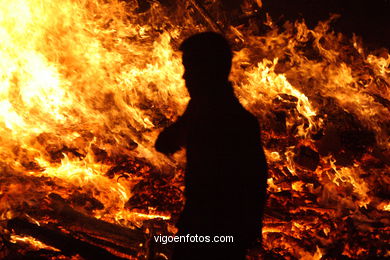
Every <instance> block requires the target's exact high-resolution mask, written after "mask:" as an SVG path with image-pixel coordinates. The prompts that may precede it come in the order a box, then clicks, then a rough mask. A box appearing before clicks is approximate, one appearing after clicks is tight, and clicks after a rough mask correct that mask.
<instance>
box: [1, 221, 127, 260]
mask: <svg viewBox="0 0 390 260" xmlns="http://www.w3.org/2000/svg"><path fill="white" fill-rule="evenodd" d="M7 227H8V228H9V229H13V230H14V232H15V233H17V234H19V235H28V236H32V237H34V238H36V239H38V240H39V241H41V242H43V243H45V244H47V245H50V246H52V247H55V248H57V249H59V250H61V252H62V253H63V254H64V255H66V256H75V255H77V254H78V255H80V256H81V257H83V258H84V259H107V260H124V259H125V258H122V257H118V256H115V255H113V254H111V253H109V252H107V251H106V250H104V249H102V248H100V247H97V246H93V245H91V244H89V243H87V242H83V241H80V240H78V239H75V238H73V237H71V236H69V235H66V234H64V233H63V232H61V231H59V230H54V229H52V228H48V227H46V226H38V225H36V224H32V223H29V222H28V221H26V220H24V219H20V218H15V219H11V220H9V221H8V223H7Z"/></svg>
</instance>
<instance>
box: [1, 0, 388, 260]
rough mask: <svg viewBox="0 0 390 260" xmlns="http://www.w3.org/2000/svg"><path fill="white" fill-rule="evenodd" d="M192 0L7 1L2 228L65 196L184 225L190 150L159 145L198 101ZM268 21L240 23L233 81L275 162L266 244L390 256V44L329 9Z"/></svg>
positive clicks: (317, 254) (120, 219) (108, 217)
mask: <svg viewBox="0 0 390 260" xmlns="http://www.w3.org/2000/svg"><path fill="white" fill-rule="evenodd" d="M184 2H185V1H183V3H182V2H180V5H178V6H179V7H177V9H176V10H175V11H176V14H177V15H175V16H172V14H171V13H170V10H168V9H167V8H166V7H164V6H161V5H160V4H158V3H156V2H153V4H152V5H151V8H150V9H149V10H147V11H146V12H145V13H141V14H137V13H136V7H137V5H136V4H135V1H126V2H124V1H119V0H108V1H99V0H84V1H76V0H62V1H52V0H39V1H38V0H15V1H2V2H1V6H2V8H1V9H0V139H1V147H0V165H1V174H0V183H1V184H0V220H1V223H0V227H2V228H4V229H7V228H6V222H7V220H10V219H12V218H14V217H18V216H25V214H29V215H33V216H34V219H36V220H37V221H38V222H39V223H45V224H56V225H58V226H61V220H59V219H55V218H54V217H53V215H52V216H50V215H45V214H46V213H47V212H51V213H52V210H53V205H52V204H53V201H52V200H51V199H50V196H49V194H57V195H56V196H58V195H60V196H61V197H62V198H63V199H64V201H65V202H66V204H67V205H70V206H71V207H72V208H74V209H75V210H77V212H79V213H80V214H83V216H87V217H93V218H95V219H98V220H101V221H102V222H109V223H115V224H118V225H121V226H122V227H127V228H130V227H131V228H134V226H136V227H139V228H142V229H143V230H145V229H147V228H148V227H145V226H147V225H149V224H145V223H147V222H148V221H149V222H150V221H153V220H154V219H158V220H156V223H157V222H158V221H163V222H164V223H165V225H167V226H168V231H171V230H174V228H173V227H172V225H173V223H174V221H175V219H176V217H177V214H178V213H179V212H180V208H181V205H182V203H183V201H182V198H181V192H182V189H183V187H182V182H181V178H182V175H183V171H182V168H183V167H182V166H183V165H184V160H183V154H182V153H181V154H179V155H176V157H173V158H166V157H164V156H162V155H161V154H159V153H157V152H156V151H155V150H154V148H153V144H154V141H155V139H156V137H157V135H158V133H159V131H160V130H161V128H162V127H164V126H166V125H167V124H169V123H170V122H172V121H174V119H175V118H176V117H177V116H178V115H180V113H181V112H182V111H183V110H184V108H185V105H186V103H187V101H188V95H187V93H186V90H185V88H184V82H183V80H182V79H181V77H182V72H183V68H182V65H181V59H180V53H179V52H178V51H177V50H176V46H177V43H179V42H181V40H182V39H183V38H185V37H186V36H188V35H190V34H192V33H195V32H197V31H203V30H206V29H208V28H207V27H206V26H205V25H202V24H201V22H199V20H200V19H199V18H196V14H194V13H193V12H194V11H193V10H192V11H191V8H188V5H189V3H184ZM188 10H190V11H188ZM267 24H268V26H269V27H270V29H269V31H268V32H267V33H266V34H265V35H263V36H256V35H255V34H254V33H253V32H252V29H251V28H247V27H243V26H241V27H240V26H238V27H233V28H232V29H231V30H229V32H228V33H227V36H228V37H230V38H231V41H232V42H234V43H235V44H236V45H237V46H235V49H236V52H235V58H234V68H233V73H232V77H231V80H232V81H233V82H234V84H235V87H236V88H235V91H236V94H237V95H238V96H239V98H240V101H241V102H242V104H243V105H244V106H245V107H246V108H247V109H248V110H250V111H251V112H252V113H253V114H255V115H256V116H257V117H258V118H259V120H260V122H261V124H262V127H263V136H262V138H263V142H264V146H265V149H266V154H267V157H268V161H269V164H270V178H269V180H268V183H269V201H268V208H267V211H266V216H265V219H264V223H265V227H264V231H263V241H264V249H265V251H264V252H263V253H262V254H265V256H269V257H271V258H272V257H275V256H279V257H284V258H287V259H288V258H300V259H321V257H322V258H323V259H335V258H338V257H341V256H345V257H349V258H353V259H355V258H360V257H367V256H373V255H377V256H383V257H384V256H389V255H390V252H389V251H388V249H386V245H387V244H388V243H389V242H390V241H389V240H388V239H386V236H385V235H386V234H388V233H389V232H390V231H389V221H388V219H389V211H390V210H389V201H388V197H386V195H388V191H387V190H386V187H388V185H389V184H390V178H389V176H388V175H386V174H387V173H388V172H389V161H388V158H389V156H388V155H389V142H388V140H389V139H388V138H389V135H388V133H389V132H388V127H389V121H388V119H389V118H390V105H389V104H390V101H389V100H390V91H389V86H390V67H389V66H390V55H389V54H388V52H387V51H386V50H383V51H376V52H373V53H366V51H365V50H364V48H363V46H362V45H361V44H360V42H359V40H358V39H356V38H353V39H352V40H351V39H347V38H346V37H344V36H343V35H341V34H335V33H332V32H331V31H330V30H329V22H322V23H319V24H318V26H317V27H316V28H314V29H309V28H307V27H306V25H305V24H304V23H299V22H296V23H294V24H290V23H286V24H285V26H284V28H276V27H275V26H274V25H273V24H272V21H268V23H267ZM238 36H239V37H238ZM237 37H238V38H237ZM65 202H64V203H65ZM56 216H57V215H56ZM99 223H100V222H99ZM150 225H152V224H150ZM111 227H112V226H110V228H111ZM69 229H71V228H69ZM161 229H163V228H161ZM66 230H67V228H66V227H64V232H65V231H66ZM67 232H68V233H69V232H70V231H67ZM77 232H80V230H77ZM100 235H101V234H99V239H102V238H101V237H100ZM95 236H96V237H97V235H95ZM83 239H84V240H85V239H90V238H86V236H84V237H82V240H83ZM10 241H11V242H13V243H19V242H21V241H23V242H26V241H27V242H28V243H29V244H31V245H34V246H35V247H34V248H35V249H39V248H46V246H45V245H43V244H42V243H41V242H39V241H37V240H36V239H34V238H32V237H28V236H18V235H16V234H12V235H11V240H10ZM94 241H96V238H95V240H94ZM140 244H142V246H144V244H143V243H140ZM46 249H47V248H46ZM32 250H33V249H32ZM48 250H53V251H55V250H56V249H55V248H51V249H48ZM110 252H111V251H110ZM112 253H113V254H116V255H121V254H119V253H118V252H116V251H114V252H112ZM129 254H130V253H129ZM0 256H1V254H0ZM134 257H135V256H134Z"/></svg>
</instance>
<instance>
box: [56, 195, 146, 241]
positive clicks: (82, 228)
mask: <svg viewBox="0 0 390 260" xmlns="http://www.w3.org/2000/svg"><path fill="white" fill-rule="evenodd" d="M49 197H50V199H51V204H50V206H51V207H52V209H53V210H54V211H52V212H51V213H50V215H51V217H53V218H54V219H57V220H59V222H60V224H61V226H63V227H64V228H66V229H68V230H71V231H76V232H82V233H85V234H88V235H89V236H93V237H96V238H100V239H103V240H106V241H108V242H111V243H113V244H116V245H121V246H123V247H124V248H133V249H139V247H140V244H144V243H145V241H146V237H145V234H144V232H142V231H141V230H137V229H135V230H133V229H129V228H126V227H123V226H119V225H116V224H111V223H108V222H105V221H102V220H99V219H96V218H93V217H89V216H86V215H84V214H82V213H81V212H78V211H76V210H74V209H73V208H71V207H70V206H69V205H68V204H67V203H66V202H65V200H64V199H62V198H61V197H60V196H59V195H57V194H54V193H52V194H50V195H49Z"/></svg>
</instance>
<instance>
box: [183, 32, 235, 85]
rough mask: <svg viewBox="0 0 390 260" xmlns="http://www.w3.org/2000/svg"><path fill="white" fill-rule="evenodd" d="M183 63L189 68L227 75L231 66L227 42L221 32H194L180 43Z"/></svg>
mask: <svg viewBox="0 0 390 260" xmlns="http://www.w3.org/2000/svg"><path fill="white" fill-rule="evenodd" d="M179 49H180V50H181V51H182V52H183V64H184V66H185V67H186V69H187V68H189V69H191V70H193V69H195V70H197V71H199V72H204V73H206V74H207V73H213V74H214V75H218V76H221V77H226V78H227V77H228V76H229V73H230V69H231V66H232V57H233V54H232V51H231V48H230V45H229V42H228V41H227V40H226V39H225V37H223V36H222V35H221V34H218V33H215V32H203V33H198V34H195V35H193V36H191V37H189V38H187V39H186V40H184V42H183V43H182V44H181V45H180V48H179Z"/></svg>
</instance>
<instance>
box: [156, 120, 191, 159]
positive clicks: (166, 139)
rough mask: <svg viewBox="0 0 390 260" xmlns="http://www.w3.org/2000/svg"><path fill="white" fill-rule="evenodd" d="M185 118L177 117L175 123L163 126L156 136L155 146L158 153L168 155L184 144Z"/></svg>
mask: <svg viewBox="0 0 390 260" xmlns="http://www.w3.org/2000/svg"><path fill="white" fill-rule="evenodd" d="M185 124H186V123H185V119H183V118H179V119H178V120H177V121H176V122H175V123H173V124H172V125H170V126H168V127H167V128H165V129H164V130H163V131H162V132H161V133H160V134H159V136H158V138H157V140H156V143H155V148H156V150H157V151H159V152H160V153H163V154H166V155H169V154H173V153H175V152H176V151H178V150H179V149H180V148H181V147H184V145H185V132H186V131H185V128H186V127H185Z"/></svg>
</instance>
